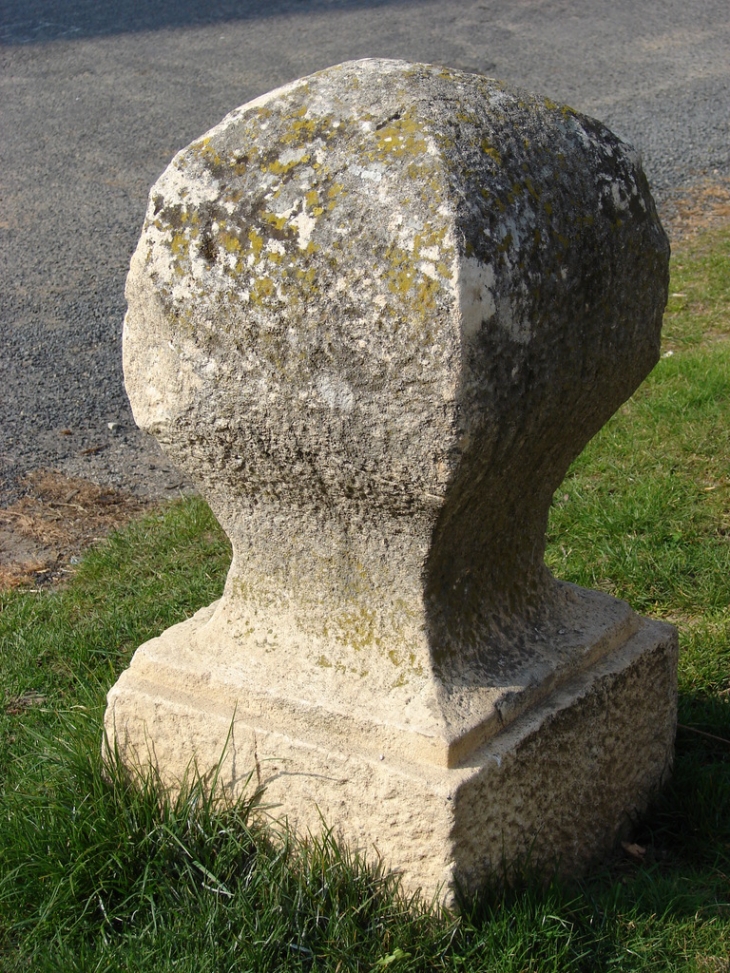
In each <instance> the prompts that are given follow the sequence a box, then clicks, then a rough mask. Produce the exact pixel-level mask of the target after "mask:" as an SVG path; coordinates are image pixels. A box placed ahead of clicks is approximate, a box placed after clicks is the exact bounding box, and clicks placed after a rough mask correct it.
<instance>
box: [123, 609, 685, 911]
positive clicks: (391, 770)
mask: <svg viewBox="0 0 730 973" xmlns="http://www.w3.org/2000/svg"><path fill="white" fill-rule="evenodd" d="M619 604H620V603H619ZM214 614H215V606H214V605H213V606H210V607H208V608H205V609H203V610H201V611H200V612H198V613H197V614H196V615H195V616H194V617H193V618H191V619H189V620H188V621H186V622H183V623H182V624H180V625H176V626H174V627H172V628H170V629H168V630H167V631H166V632H164V633H163V634H162V636H160V637H159V638H157V639H153V640H151V641H150V642H148V643H146V644H145V645H143V646H141V647H140V648H139V649H138V651H137V653H136V654H135V656H134V659H133V661H132V664H131V666H130V668H129V669H128V670H127V671H125V672H124V673H123V674H122V676H121V677H120V679H119V681H118V682H117V684H116V685H115V686H114V687H113V688H112V690H111V691H110V693H109V706H108V709H107V715H106V729H107V733H108V735H109V738H110V739H112V740H114V741H115V743H116V745H117V746H118V748H119V752H120V755H121V757H122V759H124V760H125V762H127V763H136V764H142V765H145V764H147V763H149V762H152V763H153V764H154V766H155V767H156V768H157V770H158V771H159V773H160V774H161V777H162V780H163V781H164V782H165V783H166V784H167V785H169V786H171V787H173V788H174V787H175V786H176V785H179V783H180V781H181V780H183V779H184V778H185V776H186V774H189V772H190V770H191V768H192V766H193V763H194V764H195V766H196V767H197V769H198V771H200V772H201V773H206V772H210V771H212V770H213V768H215V767H217V766H219V765H220V770H219V773H218V777H217V780H218V784H219V786H222V787H223V788H224V789H225V790H226V791H227V792H228V793H230V794H231V795H232V796H238V795H241V794H243V792H244V791H246V790H248V791H249V792H250V791H251V790H252V789H254V788H256V787H262V788H264V796H263V802H262V803H263V805H264V806H265V807H266V813H267V814H270V815H272V816H274V817H276V818H282V819H283V818H285V819H287V821H288V823H289V825H290V826H291V827H293V828H294V829H296V830H297V831H298V832H299V833H306V832H307V831H312V832H313V833H319V832H320V831H321V829H322V827H323V822H324V823H325V824H326V825H328V826H331V827H333V829H334V833H335V834H336V835H337V836H338V837H340V838H342V839H343V840H344V841H345V842H346V843H347V844H348V845H349V846H350V847H351V848H353V849H356V850H358V851H361V852H364V853H365V854H366V855H367V857H368V858H369V859H370V860H373V859H374V858H375V857H376V856H381V857H382V859H383V860H384V863H385V865H386V867H387V868H389V869H393V870H396V871H398V872H399V873H400V874H401V875H402V880H403V886H404V888H405V889H406V890H407V891H414V890H415V889H417V888H420V889H421V890H422V892H423V894H424V895H425V896H426V898H431V897H433V896H436V897H438V898H439V899H441V900H446V901H449V900H451V899H452V896H453V890H454V888H455V886H456V884H458V885H459V886H461V887H462V888H463V889H465V890H467V891H468V890H473V889H475V888H476V887H478V885H479V883H480V882H482V881H483V880H485V879H487V878H488V877H489V876H490V875H491V874H494V873H495V872H501V870H502V867H503V864H504V863H505V862H507V863H510V862H513V861H519V860H521V859H523V858H524V857H525V856H528V855H529V859H530V862H531V863H532V864H533V865H535V866H539V865H541V864H543V865H545V866H546V867H547V868H552V867H553V866H554V865H557V866H558V868H559V870H560V871H561V872H563V873H565V874H576V873H579V872H580V871H581V870H584V869H585V868H586V867H587V866H588V865H589V864H590V863H591V862H592V861H595V860H596V859H599V858H600V857H601V856H603V855H605V854H606V853H608V852H609V851H610V850H611V847H612V846H613V845H614V843H615V842H616V840H617V838H619V837H620V836H621V835H622V834H623V833H624V832H625V830H626V828H627V826H628V825H629V824H630V822H631V820H632V819H633V818H634V817H635V816H636V815H637V814H638V813H640V812H641V811H642V810H644V809H645V808H646V806H647V804H648V802H649V801H650V799H651V797H652V796H653V794H654V793H655V792H656V790H657V789H658V787H659V786H660V785H661V784H662V782H663V781H664V779H665V778H666V776H667V774H668V772H669V770H670V768H671V763H672V756H673V744H674V735H675V727H676V664H677V637H676V632H675V630H674V629H673V628H672V626H670V625H667V624H665V623H662V622H657V621H651V620H648V619H643V618H637V617H636V616H634V618H635V619H636V624H634V625H632V626H630V627H629V628H628V630H627V631H628V633H629V634H628V635H627V636H626V638H625V639H624V640H623V641H622V642H621V643H620V644H619V645H615V646H613V648H612V649H611V651H610V652H608V653H606V654H604V655H602V656H601V657H600V658H599V659H598V660H597V661H595V662H592V663H591V664H590V665H588V666H587V667H586V668H584V669H583V670H582V671H580V672H577V673H574V674H572V675H571V676H570V677H569V678H567V679H566V680H565V681H564V682H562V683H561V684H560V685H559V686H558V687H557V688H555V689H553V690H552V691H551V692H549V693H548V694H546V695H544V696H543V697H542V698H540V699H539V701H538V702H536V703H535V704H534V705H532V706H530V707H528V708H527V709H525V710H524V711H522V712H521V713H520V714H519V715H518V716H517V717H516V718H515V719H514V720H513V721H512V722H510V723H509V724H508V725H506V726H505V727H504V728H503V729H502V730H498V731H497V732H496V733H494V734H493V735H492V736H491V737H489V738H488V739H487V740H486V742H481V743H480V744H479V745H478V746H476V747H475V748H474V749H473V750H472V751H471V752H468V753H466V754H462V755H461V758H460V760H459V761H458V764H457V765H456V766H444V765H442V764H439V763H434V762H432V761H430V760H428V759H424V758H423V751H422V752H421V753H420V754H413V755H412V754H411V753H409V747H411V741H410V737H409V733H408V731H407V729H406V728H404V727H402V726H399V722H398V718H397V717H398V714H397V713H394V714H393V720H392V724H391V725H390V726H389V727H387V728H386V729H387V732H385V733H383V734H378V733H376V732H375V731H373V739H372V745H368V742H367V737H366V735H364V734H363V732H358V733H353V735H352V739H353V740H354V741H355V742H354V744H353V745H348V744H347V740H348V732H347V707H346V705H343V703H344V704H346V700H345V701H343V700H334V699H333V701H332V708H331V710H329V711H328V710H327V709H326V707H323V706H322V705H321V702H320V703H319V704H318V705H316V706H315V705H312V703H311V700H308V699H307V694H306V686H305V685H304V683H303V684H302V686H301V692H300V693H299V697H298V698H297V691H296V689H295V690H294V691H293V692H292V693H291V694H290V696H289V698H288V699H287V700H282V698H281V697H280V695H279V696H277V690H274V691H272V690H271V688H270V687H269V688H268V689H267V686H266V685H261V684H256V685H252V684H251V680H250V676H251V673H250V669H249V667H248V666H247V662H246V655H245V651H242V647H241V646H240V645H239V646H237V647H234V646H228V647H227V646H224V645H221V644H220V642H219V641H215V642H212V641H211V640H210V639H209V637H208V631H209V630H208V627H207V626H208V623H209V622H210V620H211V618H212V616H213V615H214ZM586 655H587V656H590V652H586ZM381 729H382V728H381ZM399 735H400V737H401V740H400V743H401V745H400V746H398V740H399ZM381 740H387V741H390V742H391V745H389V746H387V747H384V750H387V752H383V753H379V752H378V748H379V746H380V741H381Z"/></svg>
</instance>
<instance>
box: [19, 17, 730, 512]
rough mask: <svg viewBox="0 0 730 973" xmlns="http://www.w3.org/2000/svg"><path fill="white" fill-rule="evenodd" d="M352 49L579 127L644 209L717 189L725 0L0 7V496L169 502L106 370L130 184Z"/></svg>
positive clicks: (729, 72) (133, 226)
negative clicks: (551, 104)
mask: <svg viewBox="0 0 730 973" xmlns="http://www.w3.org/2000/svg"><path fill="white" fill-rule="evenodd" d="M367 56H379V57H401V58H407V59H410V60H421V61H431V62H440V63H446V64H449V65H452V66H454V67H459V68H465V69H471V70H475V71H481V72H484V73H487V74H489V75H492V76H493V77H497V78H500V79H502V80H504V81H507V82H510V83H513V84H518V85H522V86H525V87H528V88H532V89H534V90H537V91H540V92H541V93H543V94H545V95H547V96H549V97H551V98H552V99H554V100H555V101H560V102H566V103H568V104H570V105H572V106H573V107H574V108H577V109H579V110H581V111H585V112H587V113H588V114H592V115H595V116H597V117H599V118H601V119H602V120H603V121H605V122H607V123H608V124H609V126H611V127H612V128H613V129H614V130H615V131H616V132H617V133H618V134H619V135H621V136H622V137H624V138H626V139H628V140H629V141H631V142H633V144H634V145H635V146H636V147H637V148H638V149H639V150H640V151H641V153H642V155H643V158H644V164H645V168H646V170H647V174H648V176H649V180H650V182H651V184H652V186H653V188H654V191H655V195H656V196H657V198H658V200H659V203H660V206H661V205H662V204H664V203H665V202H666V201H667V200H668V199H669V198H670V197H671V195H672V194H673V193H676V192H677V191H678V190H681V189H683V188H686V187H688V186H690V185H691V184H692V183H693V182H696V181H697V180H699V179H701V178H702V177H705V176H717V177H728V176H730V4H728V2H727V0H684V2H682V0H632V2H627V0H459V2H445V0H421V2H413V0H411V2H408V0H270V2H246V0H243V2H234V0H217V2H209V3H205V4H203V3H200V2H192V0H177V2H172V0H117V2H111V0H110V2H105V3H100V2H98V0H66V2H64V0H30V2H29V0H26V2H20V0H0V255H1V259H2V265H1V267H0V406H1V408H2V422H1V423H0V503H2V502H7V501H8V500H9V499H11V498H12V497H13V496H14V495H16V494H17V491H18V480H19V478H21V477H22V475H23V474H25V473H27V472H29V471H32V470H35V469H38V468H41V467H43V468H56V469H59V470H62V471H63V472H65V473H67V474H76V475H83V476H87V477H89V478H91V479H95V480H96V481H97V482H101V483H104V484H110V485H116V486H120V487H125V488H128V489H132V490H134V491H136V492H140V493H145V492H150V493H152V494H154V495H165V494H169V493H171V492H175V491H177V490H178V489H179V487H180V483H181V480H180V478H179V477H178V476H177V474H176V473H175V472H174V471H173V470H171V469H170V468H169V466H168V465H167V464H166V463H165V461H164V460H163V459H162V458H161V456H160V455H159V454H158V452H157V450H156V447H154V445H153V444H151V443H149V442H148V441H146V440H145V437H143V435H142V434H141V433H139V432H138V431H137V430H136V429H135V428H134V425H133V421H132V418H131V414H130V410H129V406H128V403H127V400H126V396H125V394H124V389H123V383H122V374H121V352H120V337H121V323H122V318H123V314H124V296H123V290H124V279H125V276H126V271H127V266H128V262H129V257H130V255H131V252H132V250H133V248H134V245H135V243H136V240H137V237H138V235H139V231H140V227H141V222H142V219H143V215H144V210H145V204H146V195H147V191H148V189H149V187H150V185H151V184H152V182H153V181H154V180H155V178H156V177H157V176H158V175H159V173H160V172H161V171H162V169H163V168H164V167H165V166H166V164H167V163H168V161H169V160H170V159H171V157H172V156H173V154H174V153H175V152H176V151H177V150H178V149H180V148H181V147H183V146H184V145H186V144H187V143H188V142H190V141H191V140H192V139H193V138H195V137H196V136H198V135H200V134H201V133H202V132H204V131H205V130H206V129H208V128H210V127H211V126H212V125H214V124H215V123H216V122H218V121H219V120H220V118H221V117H222V116H223V115H224V114H225V113H226V112H227V111H229V110H230V109H232V108H234V107H235V106H237V105H239V104H242V103H243V102H245V101H247V100H249V99H251V98H253V97H255V96H256V95H258V94H261V93H263V92H264V91H267V90H268V89H270V88H272V87H275V86H276V85H279V84H282V83H284V82H286V81H289V80H292V79H293V78H295V77H298V76H300V75H304V74H307V73H310V72H312V71H315V70H317V69H319V68H323V67H326V66H328V65H330V64H334V63H337V62H339V61H343V60H347V59H350V58H358V57H367ZM110 425H111V426H112V428H110Z"/></svg>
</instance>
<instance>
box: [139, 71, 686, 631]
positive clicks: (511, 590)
mask: <svg viewBox="0 0 730 973" xmlns="http://www.w3.org/2000/svg"><path fill="white" fill-rule="evenodd" d="M668 256H669V247H668V243H667V239H666V236H665V234H664V232H663V230H662V228H661V225H660V223H659V221H658V219H657V215H656V211H655V207H654V204H653V202H652V199H651V196H650V193H649V190H648V186H647V182H646V179H645V177H644V174H643V172H642V171H641V168H640V165H639V162H638V160H637V157H636V154H635V153H634V152H633V150H632V149H631V148H630V147H628V146H627V145H625V144H623V143H622V142H621V141H620V140H619V139H617V138H616V137H615V136H614V135H613V134H612V133H611V132H609V131H608V130H607V129H606V128H605V127H604V126H603V125H601V124H600V123H598V122H596V121H594V120H592V119H589V118H586V117H585V116H582V115H580V114H578V113H576V112H574V111H572V110H571V109H569V108H564V107H560V106H558V105H555V104H553V103H551V102H550V101H548V100H546V99H543V98H540V97H537V96H535V95H532V94H528V93H525V92H521V91H513V90H510V89H509V88H507V87H505V86H504V85H502V84H500V83H499V82H497V81H494V80H492V79H489V78H485V77H482V76H478V75H473V74H466V73H463V72H459V71H454V70H450V69H447V68H442V67H434V66H429V65H422V64H409V63H405V62H401V61H385V60H366V61H357V62H351V63H347V64H342V65H339V66H337V67H333V68H330V69H328V70H325V71H322V72H320V73H318V74H315V75H312V76H311V77H308V78H304V79H302V80H299V81H296V82H294V83H293V84H290V85H288V86H286V87H284V88H280V89H278V90H277V91H274V92H271V93H270V94H268V95H266V96H264V97H262V98H259V99H257V100H255V101H253V102H250V103H249V104H247V105H244V106H242V107H241V108H238V109H236V110H235V111H233V112H232V113H231V114H230V115H228V116H227V117H226V118H225V119H224V120H223V121H222V122H221V123H220V124H219V125H218V126H216V128H214V129H212V130H211V131H210V132H208V134H207V135H205V136H204V137H202V138H201V139H199V140H197V141H196V142H194V143H192V144H191V145H190V146H188V148H186V149H184V150H183V151H182V152H180V153H179V154H178V155H177V156H176V157H175V159H174V160H173V162H172V163H171V165H170V166H169V168H168V169H167V170H166V172H165V173H164V174H163V175H162V176H161V177H160V179H159V181H158V182H157V184H156V185H155V186H154V187H153V189H152V191H151V193H150V201H149V207H148V211H147V217H146V221H145V225H144V230H143V232H142V237H141V240H140V242H139V246H138V249H137V252H136V253H135V255H134V258H133V261H132V268H131V272H130V276H129V281H128V289H127V296H128V301H129V312H128V314H127V318H126V323H125V334H124V365H125V378H126V383H127V389H128V392H129V396H130V400H131V403H132V407H133V410H134V414H135V418H136V419H137V421H138V423H139V424H140V425H141V426H142V427H143V428H146V429H148V430H149V431H150V432H152V433H153V434H154V435H155V436H157V438H158V439H159V440H160V442H161V443H162V444H163V446H164V447H165V448H166V449H167V450H168V451H169V452H170V453H171V455H172V456H173V458H174V459H175V460H176V462H177V463H178V464H179V465H180V466H181V467H182V468H183V469H184V470H185V471H186V472H187V473H188V474H189V475H190V476H191V477H192V478H193V480H194V481H195V482H196V483H197V484H198V485H199V487H200V489H201V491H202V493H203V494H204V495H205V496H206V497H207V498H208V499H209V501H210V503H211V506H212V507H213V510H214V511H215V513H216V514H217V516H218V517H219V519H220V521H221V523H222V525H223V526H224V528H225V529H226V531H227V532H228V534H229V535H230V537H231V539H232V541H233V546H234V564H233V567H232V571H231V576H230V578H229V586H228V589H227V593H228V596H230V597H233V596H234V594H235V595H236V597H240V598H244V599H245V598H253V599H255V600H258V602H259V603H261V604H264V603H266V604H274V603H277V604H279V603H282V599H283V601H285V602H286V604H287V605H288V606H290V608H291V606H294V607H293V608H292V611H294V612H295V614H296V612H297V611H298V612H299V614H300V615H301V616H302V618H304V617H305V616H306V618H307V619H308V621H307V623H306V624H314V622H312V619H315V618H320V622H319V623H317V624H319V625H320V627H322V626H325V625H326V624H330V625H331V626H334V628H335V629H336V630H337V631H341V632H342V633H344V634H343V636H342V637H343V638H344V639H349V640H350V643H353V641H355V640H356V639H357V638H358V636H357V631H358V630H359V629H358V625H359V626H360V627H361V628H362V626H364V627H365V630H366V631H367V632H368V633H370V634H369V635H368V638H370V636H371V635H372V637H373V638H375V637H376V635H377V633H378V632H382V631H387V630H390V629H392V628H393V626H394V625H395V626H396V627H397V625H400V624H401V622H397V621H394V619H396V620H397V619H401V621H402V619H411V620H412V619H414V618H416V617H419V618H421V617H423V616H424V613H425V616H428V617H429V618H430V619H431V621H432V622H433V624H434V625H435V626H436V629H438V630H439V631H441V632H442V633H443V632H445V631H447V630H449V631H451V630H454V629H458V630H459V631H460V632H462V634H463V633H465V632H467V630H469V631H471V630H476V629H477V628H479V627H480V626H481V625H482V624H484V625H487V626H488V619H490V618H492V619H495V618H497V617H506V616H514V615H515V614H519V613H520V612H523V613H524V612H525V611H529V610H530V608H531V606H533V607H534V606H536V605H538V604H539V603H540V601H541V599H543V598H544V596H545V592H546V591H547V590H548V589H549V587H550V579H549V576H548V575H547V572H546V570H545V568H544V566H543V559H542V556H543V548H544V532H545V525H546V520H547V512H548V507H549V504H550V499H551V496H552V494H553V491H554V490H555V489H556V488H557V486H558V485H559V483H560V481H561V480H562V478H563V476H564V474H565V472H566V470H567V467H568V465H569V464H570V462H571V461H572V460H573V459H574V458H575V457H576V456H577V455H578V453H579V452H580V451H581V449H582V448H583V446H584V445H585V443H586V442H587V441H588V440H589V439H590V437H592V436H593V435H594V434H595V433H596V432H597V431H598V429H600V427H601V426H602V425H603V424H604V423H605V422H606V420H607V419H608V418H609V417H610V416H611V415H612V414H613V412H614V411H615V410H616V409H617V408H618V406H619V405H620V404H621V403H622V402H624V401H625V400H626V398H628V396H629V395H631V393H632V392H633V391H634V389H635V388H636V387H637V386H638V385H639V383H640V382H641V381H642V380H643V378H644V377H645V376H646V375H647V373H648V372H649V370H650V369H651V368H652V366H653V365H654V363H655V362H656V360H657V357H658V350H659V333H660V326H661V317H662V311H663V308H664V304H665V300H666V292H667V282H668V271H667V267H668ZM267 599H268V601H267ZM353 605H355V606H357V607H356V608H354V609H353V608H352V606H353ZM424 605H425V606H426V607H425V608H424ZM297 606H299V607H298V608H297ZM399 606H400V607H399ZM348 613H349V614H348ZM353 613H354V614H353ZM326 619H330V622H329V623H328V622H327V621H326ZM333 619H335V621H333ZM337 619H339V621H337ZM353 619H355V621H353ZM358 619H359V621H357V620H358ZM368 619H369V621H368ZM434 620H436V621H434ZM304 624H305V623H304V622H302V625H304ZM405 624H406V623H405V622H403V625H405ZM408 624H410V622H409V623H408ZM413 624H414V625H416V627H418V626H419V625H421V622H414V623H413ZM423 624H424V625H426V627H428V624H430V623H426V622H424V623H423ZM338 626H339V628H338ZM401 627H402V626H401ZM434 630H435V629H434ZM373 633H375V634H373ZM439 637H440V638H441V636H439ZM464 637H465V638H466V637H468V636H467V635H465V636H464ZM443 638H444V639H445V638H446V636H443Z"/></svg>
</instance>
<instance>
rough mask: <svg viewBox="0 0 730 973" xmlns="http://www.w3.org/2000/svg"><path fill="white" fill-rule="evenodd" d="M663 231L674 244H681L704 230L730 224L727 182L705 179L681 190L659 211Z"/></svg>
mask: <svg viewBox="0 0 730 973" xmlns="http://www.w3.org/2000/svg"><path fill="white" fill-rule="evenodd" d="M660 216H661V219H662V223H663V224H664V228H665V230H666V231H667V233H668V234H669V239H670V240H671V242H672V244H673V245H675V246H676V245H681V244H682V243H683V242H685V241H687V240H691V239H692V238H693V237H696V236H697V235H698V234H700V233H704V232H705V231H706V230H716V229H719V228H720V227H723V226H727V225H728V224H730V179H725V178H722V179H720V178H718V177H717V176H713V177H707V178H705V179H703V180H701V181H700V182H698V183H697V184H696V185H694V186H693V187H692V188H691V189H689V190H682V192H679V193H677V194H676V195H674V196H673V197H671V198H670V199H669V200H667V201H665V203H664V205H663V206H662V207H661V208H660Z"/></svg>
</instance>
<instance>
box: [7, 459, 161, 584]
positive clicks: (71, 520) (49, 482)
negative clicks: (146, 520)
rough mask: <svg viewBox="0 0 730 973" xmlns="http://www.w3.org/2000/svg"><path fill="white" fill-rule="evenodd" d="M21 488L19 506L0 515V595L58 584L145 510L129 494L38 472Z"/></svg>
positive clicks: (12, 505) (53, 473)
mask: <svg viewBox="0 0 730 973" xmlns="http://www.w3.org/2000/svg"><path fill="white" fill-rule="evenodd" d="M22 487H23V489H24V491H25V493H24V495H23V496H22V497H21V498H20V500H17V501H16V502H15V503H13V504H11V505H10V506H8V507H7V508H5V509H4V510H0V589H8V588H17V587H25V588H27V587H31V588H39V587H43V586H47V585H50V584H53V583H56V582H58V581H60V580H62V579H63V578H64V577H67V576H68V574H69V573H71V572H72V571H73V565H74V563H75V561H76V560H77V559H78V557H79V555H80V554H81V553H82V552H83V551H84V550H86V548H88V547H90V546H91V545H92V544H94V543H96V542H97V541H99V540H101V539H102V538H104V537H106V536H107V534H109V533H110V532H111V531H113V530H116V529H117V528H119V527H122V526H123V525H124V524H126V523H128V522H129V521H130V520H131V519H132V518H133V517H135V516H137V515H138V514H140V513H141V512H142V511H143V510H144V509H145V508H146V507H148V506H149V502H145V501H144V500H140V499H139V498H138V497H135V496H132V495H131V494H128V493H124V492H121V491H119V490H114V489H111V488H109V487H100V486H97V484H95V483H91V482H89V481H88V480H83V479H80V478H78V477H68V476H64V475H62V474H60V473H56V472H49V471H43V470H41V471H38V472H35V473H31V474H29V475H28V476H27V477H25V479H24V480H23V481H22Z"/></svg>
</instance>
